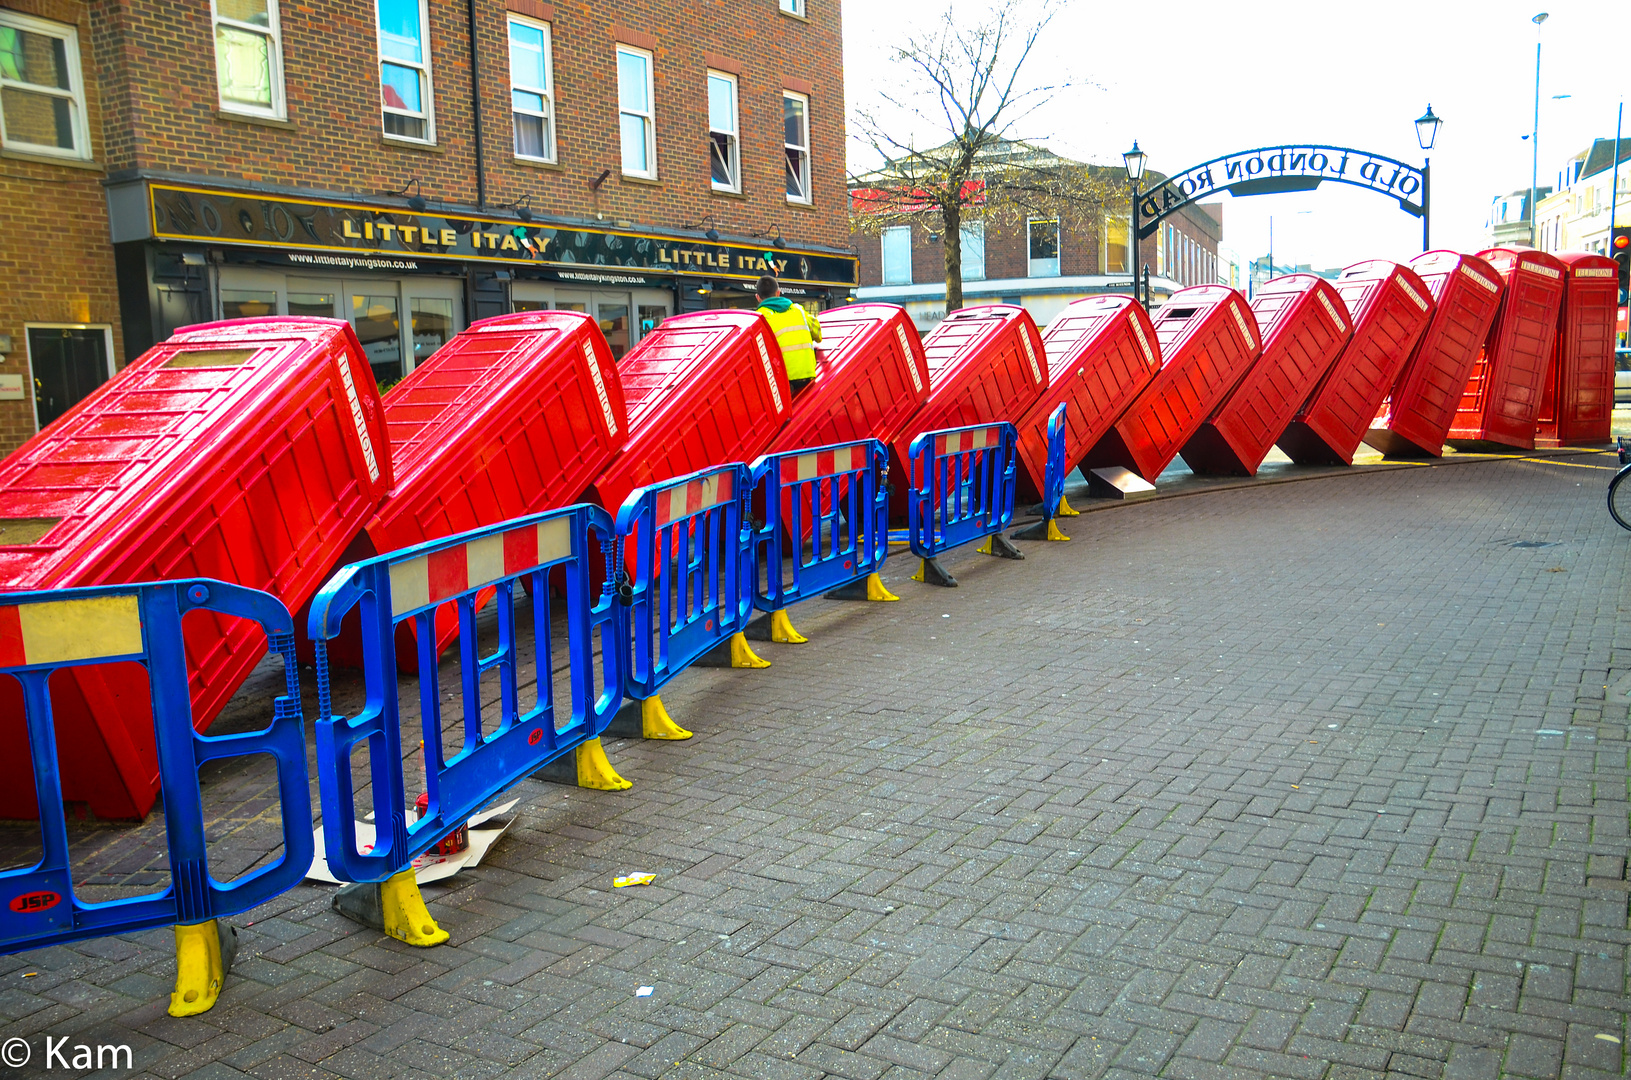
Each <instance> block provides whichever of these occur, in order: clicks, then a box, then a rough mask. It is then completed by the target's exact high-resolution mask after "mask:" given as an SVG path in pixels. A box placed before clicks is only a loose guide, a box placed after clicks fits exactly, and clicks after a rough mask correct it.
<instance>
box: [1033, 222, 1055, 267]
mask: <svg viewBox="0 0 1631 1080" xmlns="http://www.w3.org/2000/svg"><path fill="white" fill-rule="evenodd" d="M1026 232H1027V233H1028V234H1029V243H1028V244H1027V247H1028V248H1029V253H1028V254H1029V265H1028V267H1027V273H1028V274H1029V276H1031V277H1058V276H1059V219H1058V218H1031V219H1030V220H1029V221H1027V222H1026Z"/></svg>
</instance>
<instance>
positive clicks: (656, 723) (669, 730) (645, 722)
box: [595, 694, 691, 768]
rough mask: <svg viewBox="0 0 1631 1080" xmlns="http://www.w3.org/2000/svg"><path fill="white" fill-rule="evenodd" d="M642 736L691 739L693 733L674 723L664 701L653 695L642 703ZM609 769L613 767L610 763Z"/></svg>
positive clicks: (646, 737) (647, 737)
mask: <svg viewBox="0 0 1631 1080" xmlns="http://www.w3.org/2000/svg"><path fill="white" fill-rule="evenodd" d="M640 736H641V738H645V739H689V738H690V737H691V733H690V732H689V731H686V730H685V729H684V728H682V727H680V726H679V725H678V724H676V723H674V718H673V717H671V716H669V715H668V710H667V709H665V708H663V699H662V698H660V697H658V696H657V695H656V694H652V695H651V696H650V697H648V698H646V699H645V700H644V701H642V702H641V703H640ZM595 741H596V742H599V741H600V740H598V739H597V740H595ZM602 756H604V755H602ZM607 767H608V768H610V767H611V766H610V763H608V765H607Z"/></svg>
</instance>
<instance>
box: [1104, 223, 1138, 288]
mask: <svg viewBox="0 0 1631 1080" xmlns="http://www.w3.org/2000/svg"><path fill="white" fill-rule="evenodd" d="M1132 229H1133V223H1132V219H1131V218H1125V217H1122V216H1121V215H1120V214H1106V215H1105V218H1104V247H1103V250H1104V269H1103V272H1104V273H1106V274H1126V273H1129V272H1131V270H1132V262H1131V260H1130V259H1128V258H1127V252H1128V248H1129V247H1130V245H1129V243H1128V237H1129V235H1130V234H1131V233H1132Z"/></svg>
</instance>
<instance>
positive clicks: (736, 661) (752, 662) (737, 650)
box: [731, 631, 770, 668]
mask: <svg viewBox="0 0 1631 1080" xmlns="http://www.w3.org/2000/svg"><path fill="white" fill-rule="evenodd" d="M769 666H770V661H769V660H761V659H760V658H759V656H758V654H756V653H755V652H754V651H753V646H751V645H749V644H748V638H747V635H746V634H743V633H741V632H740V631H738V632H737V633H735V634H732V635H731V667H743V668H763V667H769Z"/></svg>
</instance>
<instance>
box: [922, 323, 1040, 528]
mask: <svg viewBox="0 0 1631 1080" xmlns="http://www.w3.org/2000/svg"><path fill="white" fill-rule="evenodd" d="M923 354H924V357H925V359H926V360H927V361H928V368H929V394H928V396H927V397H926V398H925V399H924V400H923V404H921V405H919V406H918V407H917V410H916V411H915V412H913V413H912V415H911V416H910V417H908V418H907V419H906V420H905V421H904V422H903V423H902V424H901V425H900V427H898V428H897V429H896V431H895V435H894V439H893V441H892V442H891V444H890V451H891V455H890V465H889V467H890V471H891V473H892V475H894V476H897V477H900V479H899V480H897V481H894V488H895V493H894V495H893V496H892V497H891V500H890V507H891V511H892V513H894V514H895V515H897V516H899V517H905V516H906V498H907V494H906V493H907V488H908V484H907V480H906V478H907V477H908V476H910V475H911V474H910V472H908V470H907V468H906V465H907V461H908V458H907V455H906V449H907V447H908V446H910V445H911V443H912V440H913V439H914V438H916V437H917V436H918V435H919V434H921V433H922V432H925V431H936V430H938V429H940V428H949V427H962V426H964V425H966V424H984V423H989V422H991V421H995V420H1010V421H1012V420H1017V419H1019V417H1020V416H1022V415H1023V414H1024V412H1025V410H1026V408H1027V407H1029V406H1030V404H1031V402H1033V401H1035V400H1036V397H1037V395H1038V394H1040V393H1041V392H1042V389H1043V387H1045V386H1047V384H1048V361H1047V357H1046V354H1044V352H1043V351H1042V335H1041V334H1040V333H1038V332H1037V329H1036V323H1035V322H1033V321H1032V320H1031V315H1030V312H1028V311H1026V310H1025V309H1024V308H1022V307H1018V306H1016V305H1013V304H985V305H982V306H979V307H966V308H963V309H961V310H960V311H954V312H952V313H951V314H950V315H947V316H946V317H945V318H944V319H943V320H941V322H940V325H939V326H937V327H935V328H934V330H933V331H931V332H930V334H929V336H928V337H926V338H924V339H923Z"/></svg>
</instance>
